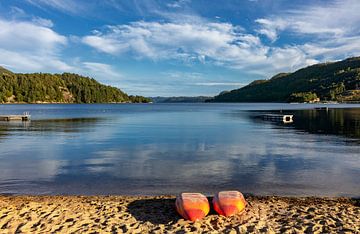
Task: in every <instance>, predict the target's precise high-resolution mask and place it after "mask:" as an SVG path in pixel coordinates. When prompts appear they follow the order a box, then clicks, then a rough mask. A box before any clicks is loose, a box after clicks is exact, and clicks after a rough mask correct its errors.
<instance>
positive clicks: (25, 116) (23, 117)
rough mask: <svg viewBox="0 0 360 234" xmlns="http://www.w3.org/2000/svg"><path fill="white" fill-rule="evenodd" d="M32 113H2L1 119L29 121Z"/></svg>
mask: <svg viewBox="0 0 360 234" xmlns="http://www.w3.org/2000/svg"><path fill="white" fill-rule="evenodd" d="M30 119H31V115H30V114H29V113H28V112H25V113H24V114H22V115H0V121H29V120H30Z"/></svg>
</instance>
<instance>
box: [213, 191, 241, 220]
mask: <svg viewBox="0 0 360 234" xmlns="http://www.w3.org/2000/svg"><path fill="white" fill-rule="evenodd" d="M213 206H214V210H215V211H216V212H217V213H218V214H220V215H224V216H231V215H235V214H241V213H243V212H244V211H245V207H246V201H245V198H244V196H243V195H242V193H240V192H239V191H222V192H219V193H218V194H216V195H215V196H214V198H213Z"/></svg>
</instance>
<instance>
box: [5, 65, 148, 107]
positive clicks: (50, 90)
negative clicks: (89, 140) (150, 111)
mask: <svg viewBox="0 0 360 234" xmlns="http://www.w3.org/2000/svg"><path fill="white" fill-rule="evenodd" d="M149 101H150V100H149V99H148V98H145V97H141V96H129V95H127V94H126V93H124V92H122V91H121V90H120V89H118V88H115V87H111V86H106V85H102V84H100V83H99V82H97V81H96V80H94V79H92V78H88V77H84V76H80V75H77V74H72V73H63V74H48V73H33V74H20V73H18V74H16V73H12V72H11V71H8V70H6V69H4V68H2V67H0V103H121V102H149Z"/></svg>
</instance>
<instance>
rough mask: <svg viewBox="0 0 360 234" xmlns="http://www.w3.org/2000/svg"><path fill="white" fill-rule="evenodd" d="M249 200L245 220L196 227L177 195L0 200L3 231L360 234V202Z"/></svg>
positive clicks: (210, 220)
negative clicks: (182, 211) (177, 206)
mask: <svg viewBox="0 0 360 234" xmlns="http://www.w3.org/2000/svg"><path fill="white" fill-rule="evenodd" d="M246 199H247V201H248V203H249V205H248V206H247V208H246V213H245V214H243V215H241V216H233V217H229V218H226V217H222V216H219V215H217V214H215V213H214V211H213V210H212V211H210V214H209V215H208V216H207V217H206V218H205V219H203V220H201V221H197V222H195V223H192V222H189V221H185V220H184V219H182V218H181V217H180V216H179V215H178V214H177V213H176V212H175V209H174V201H175V197H174V196H157V197H148V196H144V197H129V196H105V197H102V196H0V233H186V232H195V233H201V232H206V233H218V232H224V233H280V232H281V233H304V232H305V233H335V232H336V233H360V229H359V228H360V207H359V206H360V204H359V200H355V199H349V198H312V197H310V198H288V197H256V196H246Z"/></svg>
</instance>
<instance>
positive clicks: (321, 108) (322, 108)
mask: <svg viewBox="0 0 360 234" xmlns="http://www.w3.org/2000/svg"><path fill="white" fill-rule="evenodd" d="M315 110H324V111H328V110H329V107H327V106H322V107H315Z"/></svg>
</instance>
